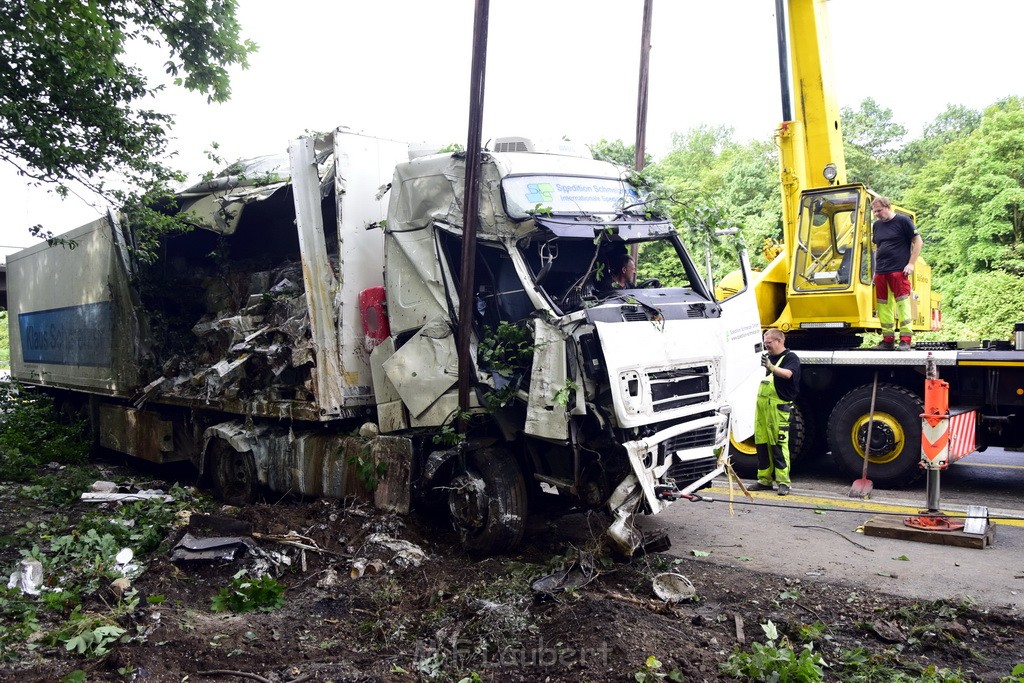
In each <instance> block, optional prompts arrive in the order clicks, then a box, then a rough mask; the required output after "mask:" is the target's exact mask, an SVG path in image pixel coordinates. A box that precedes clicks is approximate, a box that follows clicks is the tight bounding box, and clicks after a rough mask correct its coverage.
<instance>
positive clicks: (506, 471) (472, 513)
mask: <svg viewBox="0 0 1024 683" xmlns="http://www.w3.org/2000/svg"><path fill="white" fill-rule="evenodd" d="M448 507H449V508H450V509H451V513H452V522H453V523H454V525H455V530H456V531H457V532H458V533H459V540H460V541H461V542H462V545H463V547H464V548H466V550H468V551H469V552H471V553H474V554H480V555H485V554H492V553H496V552H499V551H509V550H512V549H513V548H515V546H517V545H518V544H519V542H520V541H521V540H522V539H523V532H524V531H525V530H526V483H525V482H524V480H523V473H522V470H520V469H519V465H518V464H517V463H516V460H515V458H514V457H513V456H512V454H511V453H509V452H508V451H506V450H503V449H501V448H481V449H479V450H475V451H470V452H468V453H466V471H465V472H464V473H462V474H459V475H457V476H456V477H455V478H454V479H453V480H452V483H451V489H450V491H449V494H448Z"/></svg>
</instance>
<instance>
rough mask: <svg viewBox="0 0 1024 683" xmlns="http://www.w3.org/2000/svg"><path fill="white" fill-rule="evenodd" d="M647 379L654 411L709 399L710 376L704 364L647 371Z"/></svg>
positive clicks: (672, 408) (671, 408)
mask: <svg viewBox="0 0 1024 683" xmlns="http://www.w3.org/2000/svg"><path fill="white" fill-rule="evenodd" d="M647 381H648V384H649V386H650V387H651V404H652V406H653V408H654V412H656V413H657V412H662V411H665V410H674V409H676V408H682V407H683V406H689V405H693V404H695V403H704V402H705V401H710V400H711V378H710V371H709V368H708V366H706V365H697V366H694V367H690V368H679V369H675V370H660V371H657V372H649V373H647Z"/></svg>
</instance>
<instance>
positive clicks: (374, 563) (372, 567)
mask: <svg viewBox="0 0 1024 683" xmlns="http://www.w3.org/2000/svg"><path fill="white" fill-rule="evenodd" d="M382 571H384V563H383V562H381V561H380V560H367V559H366V558H365V557H358V558H356V559H354V560H352V569H351V570H350V571H349V576H351V577H352V578H353V579H358V578H360V577H361V576H363V575H364V574H371V575H372V574H379V573H381V572H382Z"/></svg>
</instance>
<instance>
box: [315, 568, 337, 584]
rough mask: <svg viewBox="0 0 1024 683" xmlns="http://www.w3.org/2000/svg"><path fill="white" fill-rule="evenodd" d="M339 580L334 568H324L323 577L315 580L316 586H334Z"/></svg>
mask: <svg viewBox="0 0 1024 683" xmlns="http://www.w3.org/2000/svg"><path fill="white" fill-rule="evenodd" d="M340 583H341V581H339V580H338V572H337V571H336V570H334V569H326V570H324V575H323V578H321V579H320V580H319V581H317V582H316V587H317V588H334V587H336V586H338V585H339V584H340Z"/></svg>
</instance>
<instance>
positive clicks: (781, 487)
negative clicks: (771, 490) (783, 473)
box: [779, 484, 789, 496]
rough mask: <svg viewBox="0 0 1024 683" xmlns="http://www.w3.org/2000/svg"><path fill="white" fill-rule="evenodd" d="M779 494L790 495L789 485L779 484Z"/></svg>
mask: <svg viewBox="0 0 1024 683" xmlns="http://www.w3.org/2000/svg"><path fill="white" fill-rule="evenodd" d="M779 495H780V496H788V495H789V486H787V485H786V484H779Z"/></svg>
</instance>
